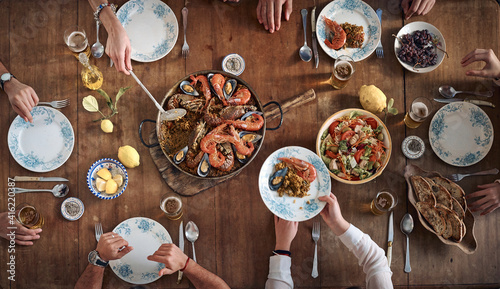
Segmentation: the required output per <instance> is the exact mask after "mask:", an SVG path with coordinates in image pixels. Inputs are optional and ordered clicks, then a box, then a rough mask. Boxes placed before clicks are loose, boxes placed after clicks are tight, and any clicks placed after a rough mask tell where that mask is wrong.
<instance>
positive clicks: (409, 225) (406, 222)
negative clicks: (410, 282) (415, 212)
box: [401, 213, 413, 273]
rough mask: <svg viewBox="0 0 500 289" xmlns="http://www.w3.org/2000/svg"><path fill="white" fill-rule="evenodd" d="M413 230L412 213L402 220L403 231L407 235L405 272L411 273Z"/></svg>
mask: <svg viewBox="0 0 500 289" xmlns="http://www.w3.org/2000/svg"><path fill="white" fill-rule="evenodd" d="M411 231H413V218H412V217H411V215H410V214H408V213H407V214H406V215H404V216H403V219H402V220H401V232H403V234H405V235H406V262H405V272H406V273H410V272H411V267H410V236H409V235H410V233H411Z"/></svg>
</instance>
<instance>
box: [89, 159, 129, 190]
mask: <svg viewBox="0 0 500 289" xmlns="http://www.w3.org/2000/svg"><path fill="white" fill-rule="evenodd" d="M103 168H105V169H108V170H109V171H110V172H111V175H112V176H115V175H116V174H120V175H122V177H123V184H122V185H121V186H119V187H118V190H117V191H116V193H114V194H112V195H108V194H106V193H104V192H99V191H98V190H97V187H96V179H97V178H98V176H97V172H98V171H99V170H100V169H103ZM127 184H128V174H127V169H125V166H123V164H122V163H120V162H119V161H117V160H114V159H110V158H103V159H100V160H98V161H96V162H95V163H93V164H92V165H91V166H90V169H89V171H88V172H87V186H88V188H89V190H90V192H91V193H92V194H93V195H94V196H96V197H98V198H99V199H101V200H112V199H115V198H118V197H119V196H120V195H121V194H123V192H124V191H125V189H126V188H127Z"/></svg>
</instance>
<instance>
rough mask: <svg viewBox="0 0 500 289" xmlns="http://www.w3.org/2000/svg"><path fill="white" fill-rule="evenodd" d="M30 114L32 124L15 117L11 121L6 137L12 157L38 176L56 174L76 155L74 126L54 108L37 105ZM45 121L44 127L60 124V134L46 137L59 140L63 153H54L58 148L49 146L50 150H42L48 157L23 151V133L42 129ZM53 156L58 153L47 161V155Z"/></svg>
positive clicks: (46, 148)
mask: <svg viewBox="0 0 500 289" xmlns="http://www.w3.org/2000/svg"><path fill="white" fill-rule="evenodd" d="M31 115H32V116H33V123H29V122H26V121H24V119H22V118H21V117H20V116H16V118H15V119H14V120H13V121H12V124H11V125H10V128H9V132H8V134H7V143H8V146H9V151H10V154H11V155H12V157H13V158H14V160H15V161H16V162H17V163H18V164H19V165H20V166H22V167H23V168H25V169H27V170H29V171H32V172H37V173H45V172H50V171H53V170H55V169H57V168H59V167H60V166H62V165H63V164H64V163H65V162H66V161H67V160H68V159H69V157H70V156H71V153H72V152H73V147H74V145H75V134H74V132H73V126H72V125H71V122H70V121H69V120H68V118H67V117H66V116H65V115H64V114H63V113H62V112H60V111H58V110H56V109H54V108H51V107H45V106H35V107H34V108H33V110H32V111H31ZM42 121H43V122H44V125H43V126H45V127H49V126H50V125H52V124H53V123H57V124H58V125H59V127H60V130H59V131H58V135H47V134H45V135H44V137H46V138H47V139H51V140H54V139H56V140H59V141H60V142H61V143H62V144H63V145H62V147H61V148H60V151H54V149H57V146H52V145H48V147H44V148H43V152H44V153H45V155H42V154H40V153H36V152H34V151H31V152H30V153H26V152H23V151H22V145H21V144H20V143H19V141H20V140H19V138H20V136H21V134H22V133H23V132H24V133H26V132H29V131H30V128H31V131H33V132H36V131H35V130H34V128H35V126H39V125H40V123H41V122H42ZM50 133H52V131H51V132H50ZM51 154H57V156H56V157H55V158H52V159H51V160H45V159H44V156H47V155H51Z"/></svg>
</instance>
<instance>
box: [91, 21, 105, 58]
mask: <svg viewBox="0 0 500 289" xmlns="http://www.w3.org/2000/svg"><path fill="white" fill-rule="evenodd" d="M96 25H97V42H96V43H94V45H92V48H90V51H91V52H92V56H94V57H95V58H101V57H102V55H103V54H104V45H102V44H101V42H99V21H97V22H96Z"/></svg>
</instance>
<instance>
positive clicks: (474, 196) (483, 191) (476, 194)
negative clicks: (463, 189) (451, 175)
mask: <svg viewBox="0 0 500 289" xmlns="http://www.w3.org/2000/svg"><path fill="white" fill-rule="evenodd" d="M484 195H486V190H481V191H477V192H474V193H471V194H468V195H465V198H466V199H472V198H478V197H481V196H484Z"/></svg>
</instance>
